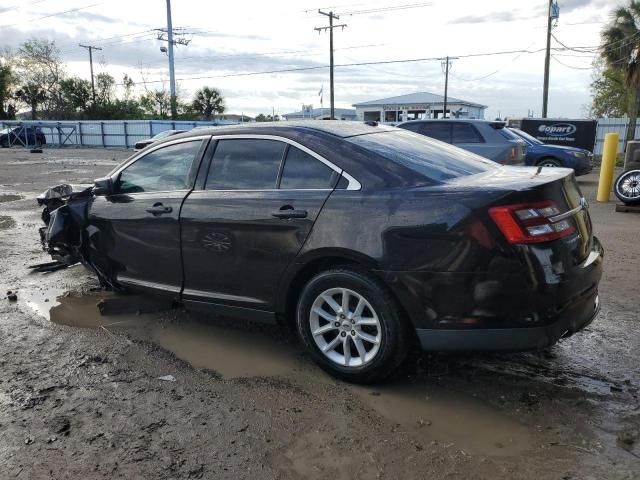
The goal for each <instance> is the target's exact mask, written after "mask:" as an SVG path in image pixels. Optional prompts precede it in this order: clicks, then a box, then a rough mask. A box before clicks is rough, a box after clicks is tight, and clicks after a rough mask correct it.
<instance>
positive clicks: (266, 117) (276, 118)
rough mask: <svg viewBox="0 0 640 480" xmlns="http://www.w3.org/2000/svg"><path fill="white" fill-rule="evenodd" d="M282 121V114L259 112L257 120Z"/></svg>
mask: <svg viewBox="0 0 640 480" xmlns="http://www.w3.org/2000/svg"><path fill="white" fill-rule="evenodd" d="M279 121H280V115H275V116H272V115H264V114H263V113H261V114H259V115H258V116H257V117H256V122H279Z"/></svg>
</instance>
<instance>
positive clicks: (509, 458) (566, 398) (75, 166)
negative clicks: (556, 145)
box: [0, 149, 640, 480]
mask: <svg viewBox="0 0 640 480" xmlns="http://www.w3.org/2000/svg"><path fill="white" fill-rule="evenodd" d="M128 155H129V153H128V152H124V151H116V150H89V149H85V150H80V149H73V150H72V149H69V150H45V151H44V153H43V154H30V153H28V152H25V151H22V150H17V149H2V150H0V256H1V258H2V261H0V292H1V293H2V294H3V295H2V298H0V406H1V408H0V459H1V461H0V478H3V479H4V478H23V479H40V478H74V479H75V478H78V479H80V478H81V479H92V478H104V477H107V478H154V479H173V478H176V479H178V478H179V479H182V478H216V479H225V478H233V479H243V478H247V479H263V478H265V479H271V478H276V479H288V478H291V479H299V478H335V479H351V478H384V479H396V478H397V479H412V478H438V479H445V478H473V479H484V478H487V479H489V478H491V479H536V480H540V479H603V478H612V479H632V478H640V439H639V438H638V432H639V429H640V401H639V400H638V388H639V386H640V368H639V367H638V365H639V363H638V359H639V354H638V347H639V346H640V333H639V330H638V327H639V314H638V306H637V305H638V301H637V299H638V290H639V288H640V274H639V273H638V272H639V271H640V270H639V268H638V266H639V265H640V259H639V258H638V256H639V255H638V254H639V252H640V242H639V234H640V215H637V214H632V213H625V214H623V213H615V212H614V203H613V202H610V203H605V204H602V203H596V202H595V189H596V182H597V176H596V175H595V174H591V175H588V176H585V177H580V178H579V183H580V185H581V188H582V189H583V191H584V193H585V195H586V197H587V198H588V200H590V202H591V214H592V218H593V221H594V225H595V230H596V234H597V235H598V236H599V238H600V239H601V241H602V243H603V244H604V247H605V249H606V256H605V261H606V264H605V273H604V278H603V280H602V282H601V284H600V285H601V286H600V292H601V301H602V311H601V313H600V315H599V316H598V318H597V319H596V321H595V322H594V323H593V324H592V325H591V326H590V327H589V328H588V329H587V330H586V331H584V332H581V333H580V334H577V335H575V336H573V337H571V338H569V339H566V340H563V341H561V342H560V343H559V344H558V345H556V346H554V347H553V348H551V349H549V350H547V351H545V352H541V353H527V354H509V355H506V354H503V355H490V354H483V355H479V354H475V355H460V354H458V355H452V354H450V355H419V354H416V355H414V356H413V357H412V358H411V359H410V361H409V362H407V365H406V367H405V368H404V370H403V371H402V372H401V373H400V374H399V375H398V376H397V378H396V379H395V380H394V381H393V382H391V383H389V384H387V385H382V386H378V387H356V386H352V385H349V384H345V383H342V382H338V381H336V380H334V379H332V378H331V377H329V376H327V375H325V374H324V373H322V372H321V371H320V370H319V369H318V368H316V367H315V366H314V365H313V364H312V363H311V362H310V361H309V359H308V358H307V357H306V356H305V355H304V354H303V352H302V351H301V349H300V347H299V345H298V344H297V343H296V341H295V339H294V338H293V337H292V335H290V334H289V333H288V332H285V331H281V330H279V329H276V328H273V327H266V326H261V325H255V324H250V323H245V322H240V321H232V320H227V319H221V318H214V317H206V316H203V315H199V314H198V315H196V314H190V313H188V312H185V311H183V310H182V309H181V308H173V309H171V308H169V309H167V308H162V309H161V310H160V311H155V312H154V311H153V310H157V308H150V307H153V305H149V303H148V302H145V299H143V298H140V297H135V296H125V297H123V296H115V295H113V294H110V293H108V292H102V291H100V290H98V289H97V288H96V287H97V282H96V280H95V279H94V278H93V277H92V276H91V275H90V274H89V273H88V272H87V271H86V270H84V269H83V268H82V267H71V268H69V269H66V270H62V271H58V272H54V273H51V274H46V275H45V274H37V273H30V270H29V269H28V266H29V265H31V264H34V263H39V262H46V261H48V260H49V259H48V257H47V256H46V255H45V254H44V253H43V252H42V250H41V248H40V245H39V239H38V233H37V228H38V227H39V226H40V219H39V214H40V212H39V210H38V208H37V206H36V204H35V196H36V195H37V194H38V193H40V192H41V191H42V190H44V189H45V188H46V187H47V186H49V185H53V184H57V183H62V182H70V183H83V182H91V181H92V179H93V178H96V177H99V176H101V175H103V174H105V173H106V172H107V171H109V170H110V169H111V168H112V167H113V166H115V165H116V164H117V163H118V162H119V161H121V160H122V159H124V158H126V157H127V156H128ZM9 290H10V291H12V292H17V301H10V300H9V299H8V298H4V292H5V291H9ZM98 303H99V304H100V305H101V306H102V309H103V311H104V312H105V313H107V314H108V315H100V314H99V313H98V308H97V306H96V305H97V304H98ZM160 307H166V306H160Z"/></svg>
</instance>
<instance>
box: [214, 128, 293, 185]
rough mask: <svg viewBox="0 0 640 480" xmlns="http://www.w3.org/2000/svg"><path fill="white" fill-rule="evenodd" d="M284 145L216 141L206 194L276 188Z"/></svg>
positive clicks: (251, 141)
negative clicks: (221, 191) (208, 191)
mask: <svg viewBox="0 0 640 480" xmlns="http://www.w3.org/2000/svg"><path fill="white" fill-rule="evenodd" d="M285 146H286V145H285V144H284V143H283V142H278V141H276V140H257V139H255V140H254V139H237V140H235V139H234V140H219V141H218V144H217V146H216V150H215V153H214V154H213V160H212V163H211V166H210V167H209V174H208V175H207V183H206V186H205V188H206V189H207V190H269V189H274V188H276V181H277V178H278V170H279V169H280V162H281V161H282V156H283V155H284V149H285Z"/></svg>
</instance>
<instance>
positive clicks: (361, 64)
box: [117, 48, 545, 85]
mask: <svg viewBox="0 0 640 480" xmlns="http://www.w3.org/2000/svg"><path fill="white" fill-rule="evenodd" d="M544 50H545V49H544V48H541V49H537V50H506V51H500V52H488V53H471V54H466V55H458V56H457V57H458V58H476V57H489V56H498V55H508V54H514V53H528V54H533V53H539V52H542V51H544ZM436 60H438V61H440V60H442V57H424V58H408V59H401V60H379V61H371V62H354V63H342V64H336V65H334V67H336V68H346V67H365V66H369V65H392V64H401V63H417V62H428V61H436ZM323 68H329V65H314V66H310V67H297V68H283V69H278V70H266V71H260V72H241V73H229V74H223V75H202V76H195V77H183V78H179V79H177V80H179V81H190V80H206V79H212V78H232V77H248V76H255V75H270V74H275V73H293V72H304V71H310V70H320V69H323ZM161 82H164V80H147V81H145V82H144V83H161ZM139 83H143V82H134V85H135V84H139ZM117 85H122V84H117Z"/></svg>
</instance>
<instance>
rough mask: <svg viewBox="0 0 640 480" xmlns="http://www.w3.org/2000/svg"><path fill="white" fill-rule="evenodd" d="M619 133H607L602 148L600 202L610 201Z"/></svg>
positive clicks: (599, 186) (599, 184) (598, 198)
mask: <svg viewBox="0 0 640 480" xmlns="http://www.w3.org/2000/svg"><path fill="white" fill-rule="evenodd" d="M619 139H620V135H619V134H618V133H615V132H614V133H607V134H606V135H605V136H604V147H603V148H602V163H601V165H600V182H599V183H598V196H597V197H596V198H597V200H598V201H599V202H608V201H609V194H610V193H611V185H613V172H614V170H615V168H616V156H617V155H618V140H619Z"/></svg>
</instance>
